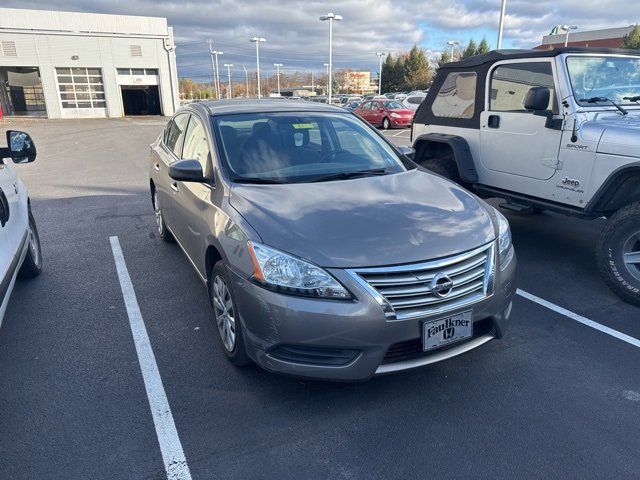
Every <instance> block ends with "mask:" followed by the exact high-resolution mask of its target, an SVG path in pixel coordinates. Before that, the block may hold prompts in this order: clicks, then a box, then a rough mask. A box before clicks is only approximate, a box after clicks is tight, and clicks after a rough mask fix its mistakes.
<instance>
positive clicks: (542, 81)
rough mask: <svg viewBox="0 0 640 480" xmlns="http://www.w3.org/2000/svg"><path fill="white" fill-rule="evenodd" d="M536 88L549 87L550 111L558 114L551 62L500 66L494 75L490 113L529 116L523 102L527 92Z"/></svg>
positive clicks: (492, 78) (492, 76) (492, 74)
mask: <svg viewBox="0 0 640 480" xmlns="http://www.w3.org/2000/svg"><path fill="white" fill-rule="evenodd" d="M533 87H546V88H548V89H549V90H550V93H551V95H550V98H549V105H548V107H547V110H549V111H556V110H557V108H555V98H556V96H555V88H554V83H553V70H552V69H551V63H550V62H548V61H544V62H527V63H513V64H507V65H499V66H498V67H496V68H495V69H494V70H493V72H492V73H491V87H490V88H491V96H490V99H489V110H491V111H493V112H522V113H529V111H528V110H526V109H525V108H524V102H525V98H526V97H527V93H528V92H529V90H530V89H531V88H533Z"/></svg>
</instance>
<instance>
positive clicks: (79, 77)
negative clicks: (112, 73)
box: [56, 68, 107, 108]
mask: <svg viewBox="0 0 640 480" xmlns="http://www.w3.org/2000/svg"><path fill="white" fill-rule="evenodd" d="M56 74H57V77H58V90H59V92H60V101H61V102H62V108H107V103H106V101H105V96H104V82H103V81H102V71H101V70H100V69H99V68H56Z"/></svg>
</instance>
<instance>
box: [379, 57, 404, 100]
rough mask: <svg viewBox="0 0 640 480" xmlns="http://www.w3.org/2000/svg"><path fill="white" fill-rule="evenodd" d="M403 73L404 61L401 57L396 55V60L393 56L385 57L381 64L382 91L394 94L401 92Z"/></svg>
mask: <svg viewBox="0 0 640 480" xmlns="http://www.w3.org/2000/svg"><path fill="white" fill-rule="evenodd" d="M403 71H404V61H403V58H402V55H398V58H395V59H394V58H393V55H391V54H389V55H387V58H386V60H385V62H384V63H383V64H382V91H383V92H395V91H397V90H401V86H402V83H403V80H402V76H403Z"/></svg>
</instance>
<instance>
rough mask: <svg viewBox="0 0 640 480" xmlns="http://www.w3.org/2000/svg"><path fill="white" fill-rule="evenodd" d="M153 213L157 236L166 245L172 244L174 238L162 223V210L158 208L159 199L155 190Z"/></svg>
mask: <svg viewBox="0 0 640 480" xmlns="http://www.w3.org/2000/svg"><path fill="white" fill-rule="evenodd" d="M153 211H154V213H155V216H156V229H157V231H158V236H159V237H160V238H161V239H162V240H163V241H165V242H167V243H173V241H174V238H173V235H172V234H171V232H170V231H169V229H168V228H167V224H166V223H165V222H164V216H163V215H162V208H160V198H159V197H158V192H157V191H156V190H154V192H153Z"/></svg>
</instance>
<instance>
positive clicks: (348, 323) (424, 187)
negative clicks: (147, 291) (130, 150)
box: [149, 100, 516, 380]
mask: <svg viewBox="0 0 640 480" xmlns="http://www.w3.org/2000/svg"><path fill="white" fill-rule="evenodd" d="M409 150H410V149H408V148H404V149H399V148H396V147H394V146H393V145H391V144H390V143H388V142H387V141H386V140H385V139H384V138H383V137H382V136H381V135H379V134H378V133H377V132H376V131H375V130H373V129H372V128H370V127H369V126H368V125H367V124H365V123H364V122H363V121H361V120H360V119H358V118H357V117H356V116H354V115H353V114H351V113H348V112H346V111H345V110H343V109H341V108H337V107H333V106H329V105H322V104H317V103H312V102H297V101H291V102H281V101H271V100H262V101H251V100H241V101H238V100H231V101H217V102H209V103H207V102H204V103H198V104H191V105H187V106H185V107H183V108H182V109H181V110H180V111H179V112H178V113H176V115H175V116H174V117H173V118H172V119H171V121H170V122H169V123H168V125H167V126H166V128H165V129H164V131H163V132H162V134H161V135H160V136H159V137H158V139H157V140H156V142H154V143H153V144H152V146H151V164H150V170H149V171H150V177H151V178H150V187H151V196H152V200H153V206H154V209H155V214H156V220H157V228H158V234H159V236H160V237H161V238H162V239H164V240H166V241H173V240H175V241H177V243H178V245H179V246H180V247H181V248H182V250H184V252H185V254H186V256H187V257H188V259H189V260H190V262H191V264H192V265H193V267H194V268H195V270H196V272H197V273H198V275H199V276H200V278H201V279H202V281H203V282H204V284H205V285H206V287H207V291H208V294H209V298H210V301H211V304H212V317H213V320H214V321H215V322H216V324H217V327H218V331H219V333H220V340H221V346H222V349H223V351H224V353H225V354H226V356H227V357H228V359H229V360H230V361H231V362H233V363H234V364H236V365H246V364H248V363H251V362H255V363H257V364H258V365H260V366H262V367H263V368H265V369H267V370H269V371H272V372H278V373H283V374H290V375H295V376H302V377H310V378H324V379H334V380H364V379H368V378H370V377H372V376H373V375H376V374H384V373H390V372H395V371H400V370H405V369H409V368H414V367H419V366H422V365H427V364H430V363H433V362H436V361H440V360H444V359H447V358H450V357H453V356H455V355H458V354H461V353H463V352H466V351H469V350H471V349H473V348H476V347H478V346H480V345H482V344H484V343H486V342H488V341H490V340H491V339H493V338H498V337H500V336H502V335H503V333H504V331H505V328H506V324H507V322H508V318H509V315H510V312H511V300H512V296H513V294H514V291H515V286H514V282H513V278H514V273H515V266H516V260H515V254H514V249H513V246H512V244H511V233H510V230H509V225H508V223H507V221H506V219H505V218H504V217H503V216H502V215H501V214H500V213H499V212H497V211H496V210H495V209H494V208H493V207H491V206H489V205H487V204H486V203H484V202H483V201H482V200H479V199H478V198H477V197H475V196H473V195H471V194H470V193H468V192H467V191H465V190H464V189H463V188H462V187H460V186H458V185H456V184H454V183H452V182H450V181H448V180H445V179H443V178H441V177H439V176H436V175H434V174H431V173H428V172H426V171H424V170H422V169H421V168H419V167H417V166H416V165H415V164H414V163H413V162H412V161H411V159H410V158H409V157H410V154H411V152H410V151H409Z"/></svg>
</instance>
